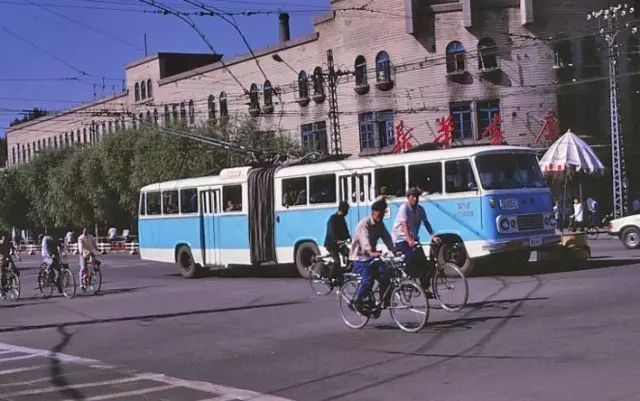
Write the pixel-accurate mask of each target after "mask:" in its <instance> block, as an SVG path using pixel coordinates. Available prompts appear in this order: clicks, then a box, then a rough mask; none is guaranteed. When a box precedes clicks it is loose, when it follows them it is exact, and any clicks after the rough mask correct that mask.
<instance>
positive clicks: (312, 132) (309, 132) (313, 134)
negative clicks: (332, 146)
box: [300, 121, 329, 153]
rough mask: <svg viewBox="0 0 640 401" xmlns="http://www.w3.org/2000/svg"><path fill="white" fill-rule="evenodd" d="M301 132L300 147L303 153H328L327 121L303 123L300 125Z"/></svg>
mask: <svg viewBox="0 0 640 401" xmlns="http://www.w3.org/2000/svg"><path fill="white" fill-rule="evenodd" d="M300 131H301V133H302V148H303V149H304V151H305V153H310V152H320V153H328V150H329V149H328V146H327V123H326V122H324V121H318V122H315V123H312V124H303V125H302V126H301V127H300Z"/></svg>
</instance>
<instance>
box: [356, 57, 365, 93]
mask: <svg viewBox="0 0 640 401" xmlns="http://www.w3.org/2000/svg"><path fill="white" fill-rule="evenodd" d="M355 75H356V86H361V85H366V84H367V60H366V59H365V58H364V56H358V57H356V64H355Z"/></svg>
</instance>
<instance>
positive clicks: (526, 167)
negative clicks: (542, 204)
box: [476, 153, 546, 189]
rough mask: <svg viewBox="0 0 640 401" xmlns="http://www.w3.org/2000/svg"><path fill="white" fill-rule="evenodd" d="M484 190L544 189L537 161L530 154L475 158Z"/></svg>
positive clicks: (497, 154) (507, 154)
mask: <svg viewBox="0 0 640 401" xmlns="http://www.w3.org/2000/svg"><path fill="white" fill-rule="evenodd" d="M476 167H477V168H478V174H479V175H480V182H481V183H482V187H483V188H484V189H518V188H544V187H545V186H546V185H545V183H544V179H543V177H542V171H541V170H540V166H539V165H538V160H537V158H536V156H535V155H533V154H531V153H496V154H489V155H480V156H478V157H476Z"/></svg>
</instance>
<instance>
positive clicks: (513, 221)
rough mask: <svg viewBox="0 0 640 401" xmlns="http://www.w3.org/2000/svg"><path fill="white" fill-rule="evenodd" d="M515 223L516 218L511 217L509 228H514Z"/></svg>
mask: <svg viewBox="0 0 640 401" xmlns="http://www.w3.org/2000/svg"><path fill="white" fill-rule="evenodd" d="M517 224H518V223H517V222H516V219H514V218H511V228H513V229H515V228H516V225H517Z"/></svg>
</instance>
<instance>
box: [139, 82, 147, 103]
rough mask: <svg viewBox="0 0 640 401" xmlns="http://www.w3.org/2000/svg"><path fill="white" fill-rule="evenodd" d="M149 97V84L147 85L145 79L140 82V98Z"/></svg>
mask: <svg viewBox="0 0 640 401" xmlns="http://www.w3.org/2000/svg"><path fill="white" fill-rule="evenodd" d="M146 98H147V85H145V83H144V81H143V82H142V83H141V84H140V99H142V100H144V99H146Z"/></svg>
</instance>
